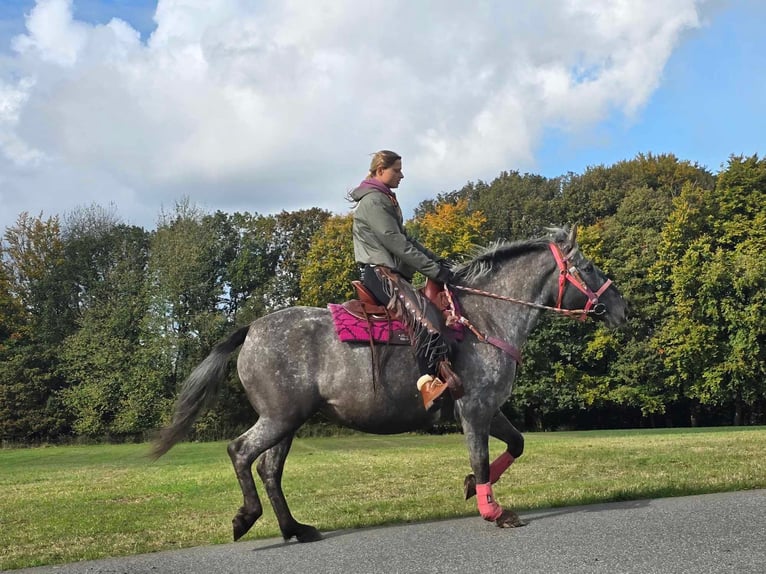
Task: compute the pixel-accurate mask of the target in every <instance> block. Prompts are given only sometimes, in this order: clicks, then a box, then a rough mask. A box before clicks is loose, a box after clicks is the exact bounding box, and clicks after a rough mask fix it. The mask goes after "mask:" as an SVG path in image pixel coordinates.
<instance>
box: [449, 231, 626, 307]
mask: <svg viewBox="0 0 766 574" xmlns="http://www.w3.org/2000/svg"><path fill="white" fill-rule="evenodd" d="M548 245H549V247H550V249H551V252H552V253H553V258H554V259H555V260H556V264H557V265H558V268H559V294H558V297H557V298H556V306H555V307H551V306H549V305H542V304H540V303H533V302H532V301H523V300H521V299H514V298H513V297H506V296H504V295H498V294H497V293H491V292H489V291H482V290H481V289H475V288H473V287H465V286H463V285H450V287H451V288H452V289H456V290H459V291H465V292H466V293H473V294H474V295H480V296H482V297H489V298H491V299H499V300H501V301H508V302H510V303H517V304H519V305H526V306H527V307H534V308H535V309H543V310H545V311H553V312H556V313H560V314H562V315H566V316H567V317H572V318H577V319H579V320H580V321H585V319H586V318H587V316H588V315H597V316H600V315H603V314H604V313H606V307H605V306H604V304H603V303H599V298H600V297H601V295H603V294H604V292H605V291H606V290H607V289H609V287H610V286H611V285H612V280H611V279H607V280H606V281H605V282H604V284H603V285H602V286H601V287H599V289H598V291H596V292H595V293H594V292H593V291H592V290H591V289H590V287H588V285H587V284H586V283H585V280H583V278H582V275H581V274H580V270H579V269H578V268H577V266H576V265H574V264H573V263H572V261H571V259H572V257H573V256H574V255H575V253H577V250H576V249H573V250H572V251H570V252H569V254H568V255H564V253H563V252H562V251H561V248H560V247H559V246H558V245H556V244H555V243H553V242H551V243H549V244H548ZM569 283H571V284H572V285H574V286H575V287H576V288H577V289H578V290H579V291H580V292H582V293H583V294H584V295H585V296H586V297H587V298H588V301H587V302H586V303H585V307H584V308H583V309H563V308H562V307H561V305H562V303H563V301H564V294H565V293H566V289H567V285H568V284H569Z"/></svg>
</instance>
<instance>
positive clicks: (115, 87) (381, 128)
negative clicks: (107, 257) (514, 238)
mask: <svg viewBox="0 0 766 574" xmlns="http://www.w3.org/2000/svg"><path fill="white" fill-rule="evenodd" d="M469 4H470V5H471V6H472V7H469V6H468V5H469ZM203 5H204V6H203ZM377 5H378V4H377V3H371V2H364V1H362V0H353V1H352V0H316V1H314V2H312V3H311V4H310V5H305V7H302V8H300V9H297V8H296V9H293V8H292V7H291V5H288V4H285V3H280V2H277V1H273V2H269V1H263V0H259V1H255V0H253V1H250V0H209V2H205V3H197V2H185V1H183V0H163V1H161V2H159V4H158V3H157V2H143V1H129V0H113V1H106V0H74V1H71V0H40V1H39V2H35V1H34V0H32V1H30V0H4V2H3V3H2V4H0V227H2V228H4V227H6V226H8V225H10V224H12V223H13V221H15V219H16V217H17V216H18V214H19V213H20V212H22V211H28V212H30V213H33V214H35V215H36V214H37V213H39V212H42V213H43V214H44V215H45V216H50V215H55V214H58V215H65V214H66V213H67V212H70V211H71V210H73V209H77V208H78V207H82V206H87V205H90V204H93V203H98V204H100V205H102V206H112V208H113V209H114V210H115V211H116V212H117V213H118V214H119V215H120V216H122V217H123V218H124V219H126V220H127V221H128V222H130V223H135V224H138V225H143V226H145V227H147V228H151V227H153V226H154V224H155V223H156V220H157V217H158V215H159V213H160V211H161V210H168V209H170V208H172V206H173V205H174V203H175V202H176V201H178V200H180V199H181V198H182V197H184V196H188V197H189V198H190V199H191V200H192V202H194V203H197V204H198V205H200V206H201V207H202V208H203V209H206V210H217V209H221V210H224V211H236V210H240V211H242V210H248V211H251V212H259V213H273V212H276V211H281V210H283V209H285V210H292V209H300V208H306V207H312V206H318V207H322V208H325V209H330V210H332V211H335V212H343V211H345V210H346V209H347V208H348V206H347V205H346V204H345V203H344V201H343V199H342V198H343V195H344V192H345V190H347V189H348V188H350V187H353V186H354V185H355V184H356V183H357V182H358V180H359V179H360V178H361V176H363V175H364V172H365V169H366V164H367V162H368V154H369V153H370V152H373V151H375V150H377V149H381V148H392V149H395V150H397V151H399V152H400V153H401V154H402V155H403V156H404V158H405V181H404V182H403V183H402V185H401V187H400V193H399V195H400V198H402V204H403V206H404V207H405V209H406V210H407V209H412V208H414V207H415V205H417V203H418V202H419V201H421V200H423V199H426V198H429V197H433V196H434V195H436V194H437V193H440V192H444V191H451V190H453V189H457V188H459V187H461V186H462V185H463V184H464V183H466V182H467V181H475V180H478V179H482V180H491V179H492V178H494V177H495V176H496V175H498V174H499V173H500V171H504V170H519V171H521V172H530V173H539V174H542V175H545V176H549V177H554V176H557V175H561V174H565V173H568V172H575V173H581V172H582V171H584V170H585V169H586V168H587V167H588V166H593V165H600V164H605V165H609V164H612V163H614V162H617V161H620V160H624V159H630V158H632V157H634V156H635V155H636V154H638V153H648V152H651V153H655V154H656V153H673V154H675V155H676V156H678V157H679V158H680V159H684V160H689V161H692V162H697V163H699V164H700V165H703V166H705V167H707V168H708V169H710V170H711V171H712V172H714V173H715V172H717V171H718V170H719V169H720V168H721V166H725V164H726V161H727V159H728V157H729V155H730V154H743V155H752V154H759V155H763V154H764V152H765V151H766V150H765V149H764V148H766V144H764V137H763V134H764V133H766V129H765V128H766V119H764V118H765V117H766V114H764V105H763V102H765V101H766V64H765V63H764V58H763V56H762V54H764V53H766V40H764V34H763V25H764V24H765V23H766V2H760V1H756V0H743V1H740V2H722V1H704V0H696V1H695V0H668V1H663V2H657V1H654V0H646V1H645V2H640V1H636V2H630V3H618V2H609V1H607V0H592V1H583V2H580V3H577V4H576V5H575V4H573V3H568V2H564V1H563V0H562V1H559V0H546V1H544V2H537V3H510V2H506V1H501V0H496V1H492V0H490V1H488V2H485V3H482V4H472V3H465V2H460V1H459V0H443V1H440V2H435V1H434V0H424V1H423V2H419V3H414V4H413V3H408V2H405V1H403V0H391V1H390V4H389V8H390V12H391V13H390V14H386V15H383V16H381V17H379V18H377V19H376V20H371V19H370V16H369V14H370V10H371V7H372V6H377ZM573 6H575V7H574V8H573ZM436 7H438V8H442V9H441V10H435V8H436Z"/></svg>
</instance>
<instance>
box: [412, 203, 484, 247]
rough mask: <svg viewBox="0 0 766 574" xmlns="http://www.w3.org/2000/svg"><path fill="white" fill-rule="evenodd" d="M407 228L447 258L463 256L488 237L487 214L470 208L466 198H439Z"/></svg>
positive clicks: (426, 244)
mask: <svg viewBox="0 0 766 574" xmlns="http://www.w3.org/2000/svg"><path fill="white" fill-rule="evenodd" d="M408 227H409V228H410V229H411V230H412V234H413V235H415V236H417V238H418V240H419V241H420V242H421V243H422V244H423V245H425V246H427V247H428V248H429V249H430V250H431V251H433V252H434V253H436V255H438V256H439V257H443V258H447V259H457V258H461V257H464V256H465V255H466V254H467V253H469V252H470V251H471V250H472V249H474V248H475V247H476V245H481V244H484V243H486V242H487V241H489V239H490V233H489V230H488V229H487V218H486V216H485V215H484V214H483V213H482V212H481V211H478V210H477V211H469V210H468V200H467V199H466V198H460V199H457V200H455V201H454V202H452V201H441V202H439V203H437V204H436V205H435V206H434V209H433V211H429V212H426V213H424V214H423V215H422V216H421V217H420V218H419V219H417V220H415V221H413V222H411V223H410V224H409V225H408Z"/></svg>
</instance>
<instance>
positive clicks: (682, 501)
mask: <svg viewBox="0 0 766 574" xmlns="http://www.w3.org/2000/svg"><path fill="white" fill-rule="evenodd" d="M521 516H522V518H523V519H524V520H526V521H528V522H529V524H528V526H525V527H523V528H516V529H508V530H503V529H500V528H497V527H495V526H494V525H493V524H490V523H487V522H484V521H483V520H481V519H480V518H479V517H478V516H476V517H471V518H461V519H457V520H444V521H439V522H428V523H418V524H408V525H402V526H388V527H381V528H369V529H363V530H343V531H336V532H329V533H326V534H325V539H324V540H322V541H320V542H315V543H311V544H299V543H297V542H290V543H284V542H283V541H282V540H281V539H271V540H247V539H245V540H244V541H240V542H237V543H234V544H225V545H220V546H205V547H198V548H190V549H187V550H175V551H169V552H158V553H155V554H143V555H138V556H130V557H126V558H114V559H108V560H98V561H93V562H80V563H76V564H67V565H62V566H51V567H45V568H30V569H25V570H17V571H15V572H16V573H24V574H33V573H34V574H53V573H56V574H75V573H77V574H84V573H88V574H95V573H99V574H101V573H103V574H107V573H109V574H138V573H147V574H158V573H162V574H199V573H232V574H240V573H241V574H259V573H264V574H281V573H290V574H315V573H316V574H321V573H354V574H366V573H370V574H393V573H402V574H405V573H406V574H412V573H425V572H428V573H438V574H453V573H454V574H473V573H487V574H494V573H504V572H508V573H523V574H535V573H545V574H557V573H567V574H569V573H571V574H579V573H583V574H585V573H587V574H596V573H604V574H622V573H633V572H635V573H640V574H655V573H656V574H681V573H683V574H686V573H693V574H707V573H711V574H713V573H715V574H721V573H729V572H731V573H737V574H766V490H752V491H745V492H734V493H722V494H709V495H702V496H687V497H681V498H664V499H656V500H641V501H634V502H617V503H610V504H596V505H591V506H578V507H570V508H558V509H550V510H544V511H537V512H529V513H522V515H521ZM256 528H257V526H256Z"/></svg>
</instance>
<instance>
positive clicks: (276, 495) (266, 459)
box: [256, 434, 322, 542]
mask: <svg viewBox="0 0 766 574" xmlns="http://www.w3.org/2000/svg"><path fill="white" fill-rule="evenodd" d="M293 436H294V435H292V434H291V435H289V436H287V437H285V438H283V439H282V440H281V441H280V442H279V443H277V444H276V445H274V446H273V447H271V448H270V449H269V450H267V451H266V452H265V453H264V454H263V456H262V457H261V458H260V460H259V461H258V464H257V466H256V468H257V469H258V475H259V476H260V477H261V480H262V481H263V485H264V487H265V488H266V494H268V496H269V500H270V501H271V506H273V507H274V514H276V516H277V521H278V522H279V529H280V530H281V531H282V536H283V537H284V539H285V540H290V539H291V538H292V537H293V536H295V538H296V539H297V540H298V542H314V541H316V540H321V539H322V535H321V534H320V533H319V531H318V530H317V529H316V528H314V527H313V526H309V525H307V524H301V523H300V522H298V521H297V520H295V518H293V515H292V514H291V513H290V509H289V508H288V506H287V501H286V500H285V495H284V493H283V492H282V471H283V470H284V468H285V459H286V458H287V454H288V453H289V452H290V446H291V445H292V443H293Z"/></svg>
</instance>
